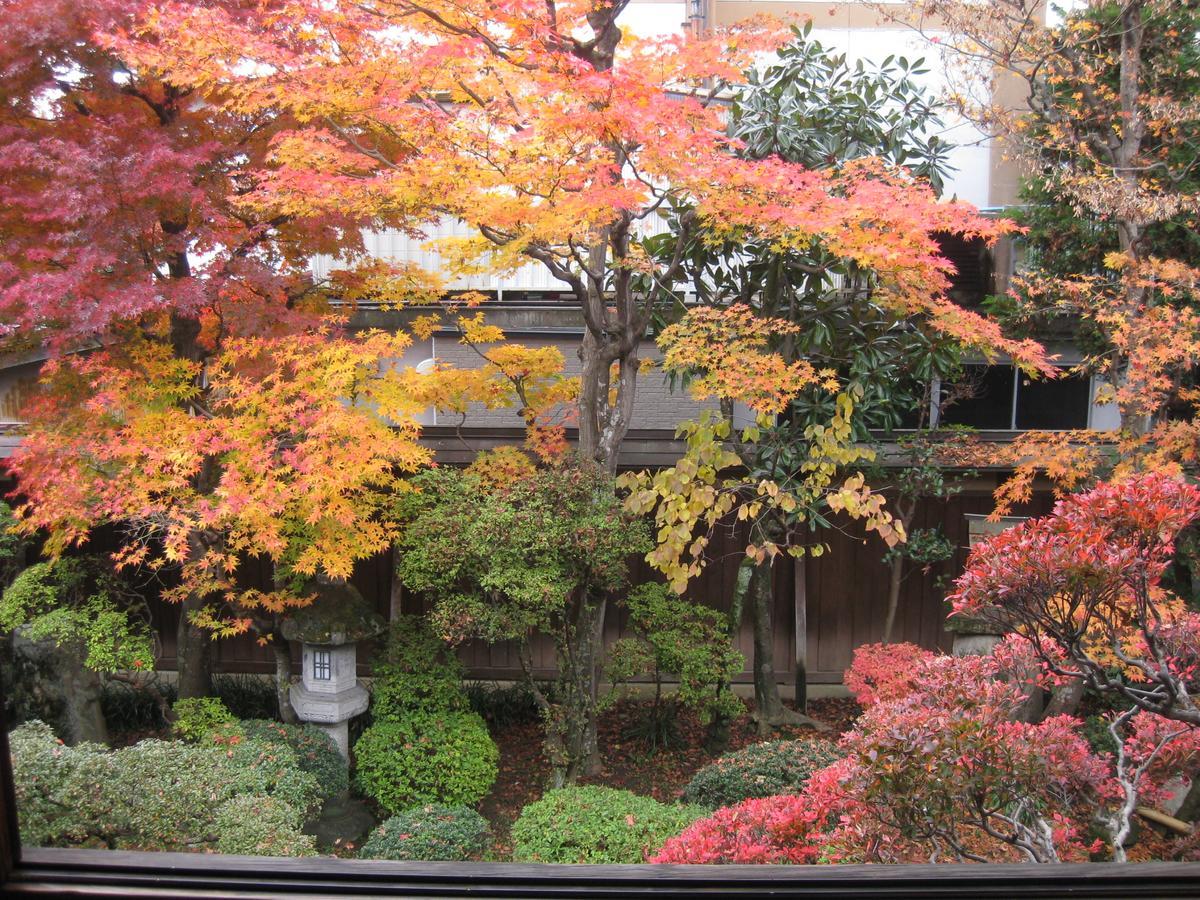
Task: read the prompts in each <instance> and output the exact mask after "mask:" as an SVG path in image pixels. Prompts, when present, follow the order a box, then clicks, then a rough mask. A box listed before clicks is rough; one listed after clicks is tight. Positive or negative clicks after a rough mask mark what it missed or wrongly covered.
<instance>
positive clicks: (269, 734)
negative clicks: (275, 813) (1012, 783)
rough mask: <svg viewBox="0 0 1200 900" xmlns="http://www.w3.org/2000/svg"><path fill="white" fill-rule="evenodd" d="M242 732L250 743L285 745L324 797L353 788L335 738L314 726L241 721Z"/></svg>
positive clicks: (251, 720)
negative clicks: (315, 782) (313, 779)
mask: <svg viewBox="0 0 1200 900" xmlns="http://www.w3.org/2000/svg"><path fill="white" fill-rule="evenodd" d="M242 731H243V733H244V734H245V735H246V738H247V739H248V740H251V741H260V742H263V743H282V744H286V745H287V746H288V747H290V748H291V749H292V751H293V752H294V753H295V754H296V763H297V765H299V767H300V770H301V771H303V772H308V773H309V774H310V775H312V776H313V777H314V778H316V779H317V784H319V785H320V786H321V793H322V795H323V796H324V797H326V798H328V797H333V796H336V795H337V794H340V793H342V792H343V791H345V790H347V789H348V788H349V787H350V775H349V771H348V768H347V766H346V760H345V759H343V758H342V754H341V753H339V752H338V748H337V746H336V745H335V744H334V743H333V738H331V737H330V736H329V735H327V734H326V733H325V732H323V731H322V730H321V729H320V728H317V727H316V726H315V725H308V724H303V725H286V724H284V723H283V722H272V721H269V720H267V719H250V720H248V721H244V722H242Z"/></svg>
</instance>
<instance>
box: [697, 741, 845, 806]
mask: <svg viewBox="0 0 1200 900" xmlns="http://www.w3.org/2000/svg"><path fill="white" fill-rule="evenodd" d="M841 758H842V754H841V753H839V752H838V749H837V747H836V746H834V745H833V744H832V743H830V742H828V741H765V742H763V743H761V744H751V745H750V746H748V747H743V748H742V749H741V750H738V751H737V752H736V753H729V754H727V755H725V756H722V757H721V758H720V759H718V760H717V761H716V762H714V763H710V764H709V765H707V766H705V767H704V768H702V769H700V770H699V771H698V772H696V774H695V775H694V776H692V780H691V781H689V782H688V784H687V787H685V788H684V789H683V799H684V800H685V801H686V802H688V803H695V804H697V805H699V806H704V807H707V808H709V809H718V808H720V807H722V806H732V805H733V804H735V803H741V802H742V801H743V800H752V799H755V798H759V797H775V796H778V795H780V794H796V793H799V792H800V790H801V789H802V788H803V787H804V785H805V783H806V782H807V781H808V778H809V776H810V775H812V773H813V772H816V771H817V770H818V769H823V768H825V767H826V766H828V765H830V764H831V763H835V762H837V761H838V760H839V759H841Z"/></svg>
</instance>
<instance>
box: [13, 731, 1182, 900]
mask: <svg viewBox="0 0 1200 900" xmlns="http://www.w3.org/2000/svg"><path fill="white" fill-rule="evenodd" d="M15 799H16V794H15V788H14V785H13V777H12V766H11V760H10V757H9V749H8V728H7V725H6V723H5V722H4V721H3V710H2V709H0V893H3V895H4V896H6V897H27V896H29V897H32V896H39V897H45V896H62V895H65V894H69V895H70V896H73V897H109V898H111V897H114V896H121V897H130V896H153V897H181V898H182V897H195V898H200V897H208V898H211V897H213V896H214V895H216V896H226V897H232V896H238V897H279V896H297V895H299V896H304V895H311V894H321V895H324V896H329V895H341V896H355V895H358V896H367V895H369V896H372V897H381V896H382V897H404V896H412V895H414V894H424V895H430V894H435V895H437V896H441V897H446V896H468V895H469V896H473V897H481V896H485V897H486V896H492V897H497V896H506V897H514V896H515V897H521V896H530V895H533V894H536V895H538V896H555V897H620V896H628V895H630V894H641V893H650V892H653V893H654V894H655V895H662V896H681V897H694V896H695V895H696V894H698V893H713V894H719V895H721V896H727V897H766V896H768V895H769V896H772V897H786V896H800V895H806V896H812V895H814V894H819V895H824V896H837V897H861V896H893V897H961V896H963V895H964V894H967V893H970V894H971V895H973V896H976V897H1004V898H1009V897H1013V896H1015V895H1017V894H1018V893H1019V894H1022V895H1024V896H1027V897H1059V896H1062V895H1064V894H1067V893H1070V894H1072V895H1075V896H1089V897H1123V898H1140V897H1194V896H1195V894H1196V891H1195V888H1196V885H1197V884H1200V863H1174V862H1153V863H1129V864H1118V863H1080V864H1070V865H1033V864H1014V865H1007V864H1005V865H907V866H863V865H853V866H834V865H830V866H655V865H630V866H585V865H533V864H526V863H408V862H386V861H377V860H348V859H330V858H325V857H322V858H318V859H287V858H278V857H254V856H214V855H212V854H200V853H150V852H138V851H122V850H68V849H55V848H30V849H27V850H24V851H22V849H21V847H20V842H19V840H18V834H17V813H16V803H15Z"/></svg>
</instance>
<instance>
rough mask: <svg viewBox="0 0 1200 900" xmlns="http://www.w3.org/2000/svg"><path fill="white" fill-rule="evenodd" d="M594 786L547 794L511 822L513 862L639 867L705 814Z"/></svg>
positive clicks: (697, 810)
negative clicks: (670, 839) (615, 864)
mask: <svg viewBox="0 0 1200 900" xmlns="http://www.w3.org/2000/svg"><path fill="white" fill-rule="evenodd" d="M705 812H706V811H705V810H703V809H700V808H699V807H694V806H668V805H667V804H665V803H659V802H658V801H657V800H654V799H653V798H650V797H640V796H638V795H637V794H634V793H631V792H630V791H621V790H617V789H615V788H606V787H598V786H592V785H588V786H583V787H566V788H560V789H558V790H553V791H548V792H547V793H546V794H545V795H544V796H543V797H542V799H540V800H537V801H535V802H534V803H530V804H529V805H528V806H526V807H525V808H524V809H523V810H521V815H520V816H519V817H518V818H517V821H516V822H514V823H513V827H512V838H513V860H514V861H516V862H541V863H640V862H644V861H645V859H646V857H648V856H650V855H652V854H654V853H655V852H657V851H658V849H659V848H660V847H662V845H663V844H664V843H666V842H667V840H668V839H669V838H672V837H674V836H675V835H677V834H679V833H680V832H681V831H683V829H684V828H686V827H687V826H688V825H690V824H691V823H692V822H693V821H695V820H696V819H698V818H700V817H701V816H703V815H704V814H705Z"/></svg>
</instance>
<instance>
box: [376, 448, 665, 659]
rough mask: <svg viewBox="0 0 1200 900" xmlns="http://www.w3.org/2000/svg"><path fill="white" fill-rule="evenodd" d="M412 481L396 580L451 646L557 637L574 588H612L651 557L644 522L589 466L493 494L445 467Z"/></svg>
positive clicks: (548, 473) (529, 478)
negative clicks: (637, 558) (424, 606)
mask: <svg viewBox="0 0 1200 900" xmlns="http://www.w3.org/2000/svg"><path fill="white" fill-rule="evenodd" d="M415 480H416V481H417V482H419V486H420V487H421V492H420V493H419V494H413V495H411V496H410V497H408V498H407V500H406V502H407V503H409V504H410V506H411V509H409V510H408V512H409V514H410V515H412V516H413V521H412V522H411V524H410V525H409V527H408V528H407V529H406V530H405V532H404V539H403V541H402V542H401V544H400V550H401V553H400V559H399V564H398V566H397V572H398V574H399V577H400V580H401V581H402V582H403V583H404V585H405V587H407V588H409V589H410V590H413V591H418V592H420V593H423V594H426V595H428V596H430V597H431V599H433V601H434V609H433V611H432V613H431V618H432V620H433V622H434V626H435V628H436V630H437V631H438V632H439V633H441V634H443V635H445V636H447V637H449V638H451V639H453V640H461V639H463V638H468V637H479V638H483V639H484V640H488V641H500V640H509V639H522V638H525V637H526V636H528V634H529V633H530V632H532V631H539V630H541V631H549V632H550V633H552V634H553V633H556V625H557V624H559V623H561V621H562V618H563V616H564V614H565V613H566V611H567V610H566V608H567V607H568V605H569V604H570V602H571V600H572V598H573V596H574V594H575V592H576V591H577V590H578V589H579V588H580V587H581V586H584V585H586V586H587V587H588V588H589V590H590V592H603V591H610V590H619V589H620V588H622V587H623V586H624V584H625V579H626V577H627V574H628V568H627V564H628V557H629V555H630V554H632V553H638V552H645V551H647V550H649V549H650V543H649V535H648V532H647V529H646V526H645V523H643V522H641V521H640V520H637V519H634V518H632V517H631V516H629V515H628V514H626V513H625V511H624V509H623V507H622V504H621V501H620V499H619V498H618V497H617V495H616V490H615V486H614V485H613V482H612V479H611V478H609V477H608V476H607V475H605V473H604V472H603V471H601V470H599V469H597V468H596V467H595V466H591V465H585V464H582V463H580V464H578V465H573V466H563V467H561V468H557V469H546V470H538V471H535V472H532V473H530V474H528V475H524V476H522V477H520V478H516V479H514V480H512V481H511V482H509V483H508V484H506V485H504V486H503V487H500V488H497V487H489V485H487V484H485V482H484V481H483V480H482V479H481V478H480V477H479V476H477V475H475V474H473V473H470V472H463V471H460V470H456V469H449V468H443V469H433V470H430V471H428V472H424V473H422V474H421V475H420V476H418V478H417V479H415Z"/></svg>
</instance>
